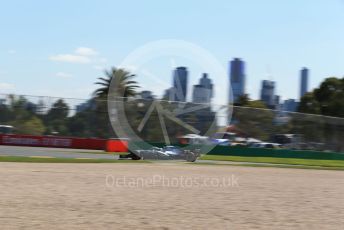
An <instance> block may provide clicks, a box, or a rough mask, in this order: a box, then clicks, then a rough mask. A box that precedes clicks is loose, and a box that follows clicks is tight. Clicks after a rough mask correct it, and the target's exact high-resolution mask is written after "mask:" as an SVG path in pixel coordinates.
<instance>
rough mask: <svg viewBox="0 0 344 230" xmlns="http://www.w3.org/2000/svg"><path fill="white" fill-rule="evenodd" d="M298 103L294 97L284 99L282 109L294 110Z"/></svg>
mask: <svg viewBox="0 0 344 230" xmlns="http://www.w3.org/2000/svg"><path fill="white" fill-rule="evenodd" d="M298 106H299V103H298V102H297V101H296V100H295V99H288V100H285V101H284V103H283V111H286V112H296V111H297V107H298Z"/></svg>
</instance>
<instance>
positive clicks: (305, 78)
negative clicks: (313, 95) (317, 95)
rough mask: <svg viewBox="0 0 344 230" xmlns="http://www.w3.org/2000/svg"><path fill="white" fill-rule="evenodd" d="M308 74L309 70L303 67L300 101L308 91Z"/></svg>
mask: <svg viewBox="0 0 344 230" xmlns="http://www.w3.org/2000/svg"><path fill="white" fill-rule="evenodd" d="M308 76H309V70H308V69H307V68H303V69H302V70H301V76H300V77H301V85H300V101H301V98H302V97H303V96H304V95H305V94H306V93H307V92H308Z"/></svg>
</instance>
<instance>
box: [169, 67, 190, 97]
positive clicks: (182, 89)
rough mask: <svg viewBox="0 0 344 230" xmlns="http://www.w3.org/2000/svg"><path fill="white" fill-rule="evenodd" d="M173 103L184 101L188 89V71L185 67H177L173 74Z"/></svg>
mask: <svg viewBox="0 0 344 230" xmlns="http://www.w3.org/2000/svg"><path fill="white" fill-rule="evenodd" d="M173 88H174V90H172V93H174V95H173V101H182V102H185V101H186V96H187V88H188V70H187V68H186V67H177V68H176V69H175V70H174V72H173Z"/></svg>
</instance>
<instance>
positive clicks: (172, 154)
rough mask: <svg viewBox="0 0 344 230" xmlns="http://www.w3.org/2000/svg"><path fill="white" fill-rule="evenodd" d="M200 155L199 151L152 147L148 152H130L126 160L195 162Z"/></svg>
mask: <svg viewBox="0 0 344 230" xmlns="http://www.w3.org/2000/svg"><path fill="white" fill-rule="evenodd" d="M200 155H201V153H200V150H199V149H194V150H184V149H181V148H180V147H176V146H165V147H163V148H158V147H152V148H151V149H148V150H134V151H130V154H129V155H127V156H126V157H127V158H131V159H133V160H186V161H188V162H195V161H196V160H197V158H198V157H200Z"/></svg>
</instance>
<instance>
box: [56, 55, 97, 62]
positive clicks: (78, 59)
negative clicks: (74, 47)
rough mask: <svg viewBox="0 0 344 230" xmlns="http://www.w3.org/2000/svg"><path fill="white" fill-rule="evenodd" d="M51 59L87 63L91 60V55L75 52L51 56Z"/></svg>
mask: <svg viewBox="0 0 344 230" xmlns="http://www.w3.org/2000/svg"><path fill="white" fill-rule="evenodd" d="M49 59H50V60H51V61H57V62H69V63H80V64H87V63H90V62H91V59H90V58H89V57H85V56H81V55H75V54H59V55H55V56H51V57H49Z"/></svg>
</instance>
